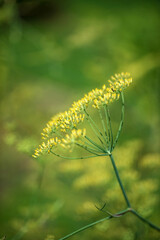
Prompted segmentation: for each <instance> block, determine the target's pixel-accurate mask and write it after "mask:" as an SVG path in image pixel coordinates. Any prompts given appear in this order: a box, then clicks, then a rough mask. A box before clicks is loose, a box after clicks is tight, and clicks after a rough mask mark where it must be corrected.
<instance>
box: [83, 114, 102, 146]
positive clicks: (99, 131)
mask: <svg viewBox="0 0 160 240" xmlns="http://www.w3.org/2000/svg"><path fill="white" fill-rule="evenodd" d="M84 112H85V113H86V115H87V117H88V118H89V120H90V121H91V122H92V124H93V125H94V127H95V128H96V129H97V131H98V133H99V135H100V136H101V137H102V138H103V140H104V141H106V140H105V137H104V135H103V133H102V132H101V130H100V129H99V128H98V126H97V124H96V123H95V121H94V120H93V119H92V117H91V116H90V115H89V113H88V112H87V111H86V109H84ZM101 140H102V139H101Z"/></svg>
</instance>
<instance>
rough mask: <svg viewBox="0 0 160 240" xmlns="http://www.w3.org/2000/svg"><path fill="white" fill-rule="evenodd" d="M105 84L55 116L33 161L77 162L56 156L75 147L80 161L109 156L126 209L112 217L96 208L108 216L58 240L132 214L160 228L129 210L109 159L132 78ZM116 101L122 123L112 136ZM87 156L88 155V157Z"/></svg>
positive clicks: (120, 76)
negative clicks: (112, 109) (82, 153)
mask: <svg viewBox="0 0 160 240" xmlns="http://www.w3.org/2000/svg"><path fill="white" fill-rule="evenodd" d="M108 82H109V85H108V86H106V85H103V86H102V88H101V89H97V88H96V89H93V90H92V91H90V92H89V93H87V94H85V95H84V97H83V98H82V99H80V100H79V101H77V102H74V103H73V104H72V106H71V108H70V109H69V110H68V111H65V112H64V113H59V114H57V115H56V116H54V117H53V118H52V119H51V120H50V121H49V122H48V123H47V125H46V127H45V128H44V129H43V133H42V138H43V139H44V142H43V143H42V144H41V145H39V148H37V149H36V150H35V153H34V155H33V157H34V158H38V157H40V156H41V155H43V154H46V153H47V154H53V155H56V156H58V157H62V158H66V159H78V158H76V157H72V158H71V157H67V156H64V155H60V154H59V153H58V152H57V151H58V150H63V149H64V150H66V151H70V152H72V151H73V149H74V146H77V147H80V148H83V149H84V150H85V151H86V156H82V157H79V159H85V158H93V157H97V156H98V157H100V156H109V157H110V160H111V163H112V166H113V169H114V171H115V175H116V178H117V181H118V183H119V186H120V188H121V191H122V194H123V196H124V200H125V202H126V205H127V208H126V209H125V210H122V211H120V212H118V213H115V214H112V213H110V212H109V211H104V207H105V206H103V207H102V208H101V209H100V208H97V209H98V210H100V211H103V212H105V213H106V214H107V216H106V217H105V218H102V219H100V220H98V221H96V222H93V223H91V224H88V225H86V226H84V227H82V228H80V229H78V230H76V231H74V232H72V233H70V234H68V235H67V236H65V237H63V238H61V239H59V240H65V239H67V238H70V237H72V236H73V235H75V234H77V233H79V232H81V231H84V230H86V229H88V228H90V227H93V226H94V225H96V224H98V223H101V222H103V221H106V220H109V219H111V218H117V217H122V216H123V215H125V214H127V213H132V214H134V215H135V216H136V217H138V218H139V219H140V220H141V221H142V222H144V223H146V224H148V226H150V227H152V228H153V229H155V230H157V231H160V228H159V227H157V226H156V225H154V224H153V223H151V222H150V221H148V220H147V219H145V218H143V217H142V216H141V215H140V214H139V213H138V212H137V211H136V210H135V209H133V208H132V206H131V203H130V201H129V199H128V197H127V194H126V192H125V189H124V187H123V184H122V182H121V179H120V176H119V173H118V169H117V167H116V164H115V161H114V158H113V155H112V152H113V150H114V148H115V146H116V144H117V142H118V139H119V136H120V133H121V130H122V127H123V122H124V108H125V105H124V90H125V89H126V88H127V87H129V86H130V84H131V83H132V78H131V76H130V74H129V73H121V74H115V75H114V76H112V77H111V79H110V80H108ZM119 99H121V103H122V108H121V120H120V123H119V128H118V131H117V133H116V135H115V136H114V134H113V130H112V123H111V117H110V112H109V105H110V104H111V103H112V102H114V101H117V100H119ZM89 107H91V108H93V109H95V111H97V113H98V114H99V120H100V123H101V128H99V126H98V124H97V123H96V122H95V121H94V119H93V118H92V117H91V115H90V114H89V111H88V110H89ZM84 120H86V121H88V123H89V126H90V127H91V129H92V131H93V132H94V134H95V135H96V138H95V137H94V139H93V138H90V137H89V135H88V131H87V129H85V128H80V125H81V124H82V123H83V122H84ZM95 139H96V140H95ZM88 153H89V154H90V155H88Z"/></svg>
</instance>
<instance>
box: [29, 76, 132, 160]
mask: <svg viewBox="0 0 160 240" xmlns="http://www.w3.org/2000/svg"><path fill="white" fill-rule="evenodd" d="M108 82H109V86H108V87H107V86H106V85H103V86H102V88H101V89H98V88H96V89H93V90H91V91H90V92H89V93H87V94H85V95H84V97H83V98H82V99H80V100H78V101H77V102H74V103H73V104H72V106H71V108H69V110H68V111H65V112H63V113H59V114H57V115H55V116H54V117H53V118H52V119H51V120H50V121H49V122H48V123H47V124H46V127H45V128H44V129H43V133H42V139H44V140H45V141H44V142H43V143H42V144H41V145H40V146H39V148H37V149H36V150H35V153H34V155H33V157H35V158H37V157H39V156H40V155H43V154H45V153H50V152H51V153H53V154H56V150H57V148H59V149H60V148H64V149H69V151H72V150H73V147H74V145H77V146H79V147H82V148H83V149H85V150H86V151H87V152H90V153H92V154H93V156H99V155H100V154H102V153H103V154H104V153H110V152H111V151H112V150H113V148H114V147H115V144H116V143H117V140H118V139H117V138H118V137H119V134H120V131H121V128H122V121H123V119H122V120H121V125H120V128H119V130H118V133H117V136H116V137H115V140H114V139H113V133H112V126H111V119H110V114H109V107H108V106H109V104H110V103H112V102H114V101H116V100H118V99H119V98H120V97H121V98H122V102H123V101H124V98H123V91H124V90H125V89H126V88H127V87H128V86H129V85H130V84H131V82H132V78H131V77H130V74H129V73H121V74H115V75H114V76H112V77H111V80H108ZM89 106H90V107H91V108H92V107H93V108H94V109H95V110H97V111H98V114H99V117H100V121H101V123H102V128H103V130H101V129H99V127H98V126H97V124H96V122H95V121H94V120H93V119H92V117H91V115H90V114H89V113H88V107H89ZM122 110H123V108H122ZM104 116H105V117H104ZM84 120H86V121H88V123H89V125H90V127H91V129H92V131H93V132H94V134H95V135H96V137H97V141H98V142H97V141H96V140H93V139H91V138H90V137H89V136H88V135H87V133H86V129H81V128H79V126H80V124H82V123H83V122H84ZM86 157H87V156H86Z"/></svg>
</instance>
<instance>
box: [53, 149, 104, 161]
mask: <svg viewBox="0 0 160 240" xmlns="http://www.w3.org/2000/svg"><path fill="white" fill-rule="evenodd" d="M51 153H52V154H54V155H55V156H57V157H60V158H64V159H68V160H76V159H87V158H94V157H101V156H106V154H100V155H91V156H86V157H66V156H62V155H60V154H57V153H55V152H53V151H52V150H51Z"/></svg>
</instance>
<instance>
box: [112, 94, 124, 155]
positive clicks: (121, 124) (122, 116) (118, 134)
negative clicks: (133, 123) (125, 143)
mask: <svg viewBox="0 0 160 240" xmlns="http://www.w3.org/2000/svg"><path fill="white" fill-rule="evenodd" d="M121 100H122V111H121V121H120V124H119V128H118V132H117V135H116V138H115V140H114V144H113V148H112V150H113V149H114V148H115V146H116V144H117V142H118V139H119V136H120V133H121V131H122V127H123V123H124V95H123V92H121Z"/></svg>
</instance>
